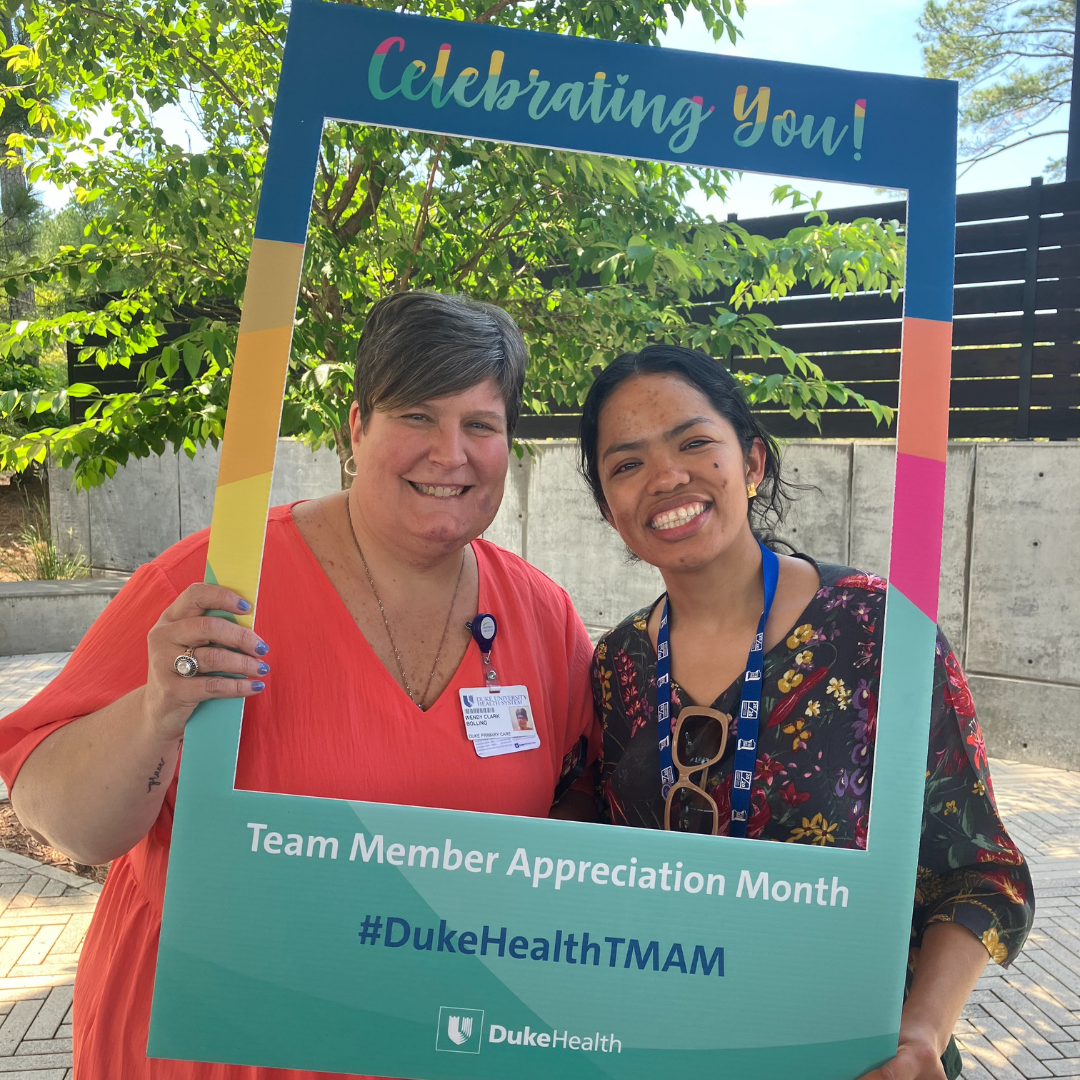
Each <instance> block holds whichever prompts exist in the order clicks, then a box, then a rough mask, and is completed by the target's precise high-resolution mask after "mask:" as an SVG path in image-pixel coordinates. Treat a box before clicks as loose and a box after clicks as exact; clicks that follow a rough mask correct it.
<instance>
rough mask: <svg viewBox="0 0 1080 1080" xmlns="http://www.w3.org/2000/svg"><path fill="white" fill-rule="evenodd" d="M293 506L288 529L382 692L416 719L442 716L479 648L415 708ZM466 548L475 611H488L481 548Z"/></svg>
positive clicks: (473, 645) (474, 646) (471, 647)
mask: <svg viewBox="0 0 1080 1080" xmlns="http://www.w3.org/2000/svg"><path fill="white" fill-rule="evenodd" d="M303 501H305V500H302V499H301V500H297V502H303ZM296 505H297V503H290V504H289V506H288V514H287V515H286V516H287V518H288V524H289V528H290V529H291V530H292V532H293V534H294V538H295V540H296V542H297V543H298V544H299V545H300V547H301V548H302V549H303V551H304V554H305V556H306V557H307V559H308V560H309V562H310V563H311V565H312V566H313V568H314V569H315V571H316V572H317V576H318V578H319V580H320V582H321V584H322V585H323V587H324V588H325V589H326V591H327V592H328V593H329V594H330V595H331V597H332V599H331V601H330V603H331V604H336V606H337V607H338V608H339V609H340V610H341V612H342V614H344V616H345V618H346V619H347V620H348V623H349V625H350V626H351V627H352V629H353V631H354V632H355V634H356V636H357V637H358V638H359V639H360V650H361V652H366V653H367V655H368V658H369V659H370V661H371V663H372V665H373V666H374V667H375V668H376V669H377V670H378V671H379V672H380V676H379V677H380V678H384V679H385V681H386V683H387V690H386V692H387V693H389V694H398V695H400V700H401V702H402V703H403V704H406V705H407V706H408V709H406V710H404V711H406V712H410V711H411V712H412V713H413V714H414V715H415V716H416V717H417V719H423V718H424V717H430V716H434V715H436V714H440V715H441V714H442V713H444V712H446V702H447V701H450V702H451V703H453V702H454V699H455V698H456V696H457V691H458V689H459V686H460V685H461V684H462V683H463V682H464V680H465V665H466V663H468V662H470V661H471V660H472V659H473V651H474V650H476V651H477V659H478V658H479V646H478V645H477V644H476V642H475V641H470V642H469V645H468V647H467V648H466V650H465V653H464V655H463V656H462V657H461V660H460V662H459V663H458V666H457V668H455V670H454V674H453V675H452V676H451V678H450V681H449V682H448V683H447V684H446V686H445V687H444V688H443V691H442V693H441V694H440V695H439V696H438V697H437V698H436V699H435V700H434V701H433V702H432V703H431V705H429V706H428V708H426V709H421V708H419V707H418V706H417V704H416V702H415V701H413V699H412V698H410V697H409V695H408V694H407V693H405V689H404V687H402V686H400V685H399V684H398V681H397V679H395V678H394V676H393V675H392V674H391V673H390V669H389V668H388V667H387V666H386V665H385V664H384V663H383V662H382V660H380V659H379V654H378V653H376V652H375V650H374V649H373V648H372V646H371V642H370V641H368V639H367V638H366V637H365V636H364V632H363V631H362V630H361V629H360V627H359V625H358V624H357V622H356V619H355V618H354V617H353V613H352V612H351V611H350V610H349V605H348V604H346V603H345V601H344V599H343V598H342V596H341V593H339V592H338V591H337V589H336V588H335V587H334V583H333V582H332V581H331V580H330V578H329V576H328V575H327V573H326V571H325V570H324V569H323V568H322V564H321V563H320V562H319V560H318V559H317V558H316V556H315V552H314V551H312V550H311V548H310V547H309V546H308V542H307V541H306V540H305V539H304V534H303V533H302V532H300V529H299V527H298V526H297V524H296V519H295V518H294V517H293V513H292V511H293V507H294V506H296ZM468 546H469V548H470V549H471V550H472V553H473V557H474V558H475V559H476V579H477V589H476V609H477V611H487V610H489V608H488V596H487V575H486V572H485V567H484V560H483V558H482V557H481V551H482V548H479V547H477V546H476V542H475V541H470V542H469V545H468Z"/></svg>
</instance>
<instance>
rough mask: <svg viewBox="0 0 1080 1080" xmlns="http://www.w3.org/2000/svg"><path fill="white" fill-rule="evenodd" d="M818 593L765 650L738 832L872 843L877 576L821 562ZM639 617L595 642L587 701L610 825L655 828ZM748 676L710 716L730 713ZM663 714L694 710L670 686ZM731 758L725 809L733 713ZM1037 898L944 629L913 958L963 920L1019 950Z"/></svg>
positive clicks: (721, 788) (646, 668)
mask: <svg viewBox="0 0 1080 1080" xmlns="http://www.w3.org/2000/svg"><path fill="white" fill-rule="evenodd" d="M817 568H818V573H819V575H820V578H821V587H820V588H819V590H818V592H817V594H816V595H815V597H814V599H813V600H811V602H810V604H809V605H808V606H807V608H806V610H805V611H804V612H803V614H802V616H801V617H800V619H799V624H798V626H796V627H795V628H794V629H793V630H792V632H791V634H790V636H789V637H788V638H787V639H786V640H784V641H781V642H780V643H779V644H778V645H776V646H775V647H774V648H773V649H771V650H770V651H769V652H768V653H767V654H766V655H765V670H764V681H763V685H762V700H761V716H762V722H761V724H760V730H759V737H758V760H757V769H756V772H755V774H754V786H753V792H752V798H751V809H750V817H749V820H748V825H747V836H749V837H751V838H755V839H761V840H776V841H781V842H784V843H789V844H792V843H794V844H820V845H822V846H825V845H829V846H834V847H865V846H866V832H867V823H868V821H869V808H870V784H871V779H872V775H873V768H874V735H875V730H876V725H877V701H878V682H879V676H880V669H881V639H882V631H883V623H884V618H883V616H884V614H885V582H884V581H883V580H882V579H881V578H878V577H874V576H872V575H868V574H863V573H860V572H859V571H856V570H852V569H850V568H849V567H842V566H830V565H827V564H817ZM650 611H651V608H643V609H642V610H641V611H638V612H635V613H634V614H633V615H631V616H630V617H629V618H628V619H626V620H625V621H624V622H622V623H621V624H620V625H619V626H617V627H615V629H614V630H611V631H610V632H609V633H607V634H606V635H605V636H604V637H603V638H601V640H600V642H599V644H598V645H597V648H596V654H595V657H594V660H593V694H594V697H595V702H596V708H597V714H598V715H599V717H600V719H601V723H602V725H603V732H604V745H603V760H602V762H601V764H600V769H599V772H598V774H597V776H598V794H599V798H600V802H601V808H602V813H603V814H604V816H605V817H606V819H607V820H608V821H610V822H612V823H613V824H616V825H630V826H634V827H636V828H645V829H662V828H663V827H664V800H663V798H662V797H661V795H660V753H659V749H658V747H657V735H656V651H655V649H654V648H653V645H652V642H651V641H650V639H649V634H648V630H647V628H646V620H647V619H648V617H649V613H650ZM741 694H742V676H740V677H739V678H738V679H737V680H736V681H735V682H734V683H732V684H731V686H729V687H728V688H727V689H726V690H725V691H724V692H723V693H722V694H721V695H720V697H719V698H717V700H716V701H715V702H712V703H711V705H712V708H714V709H717V710H719V711H720V712H722V713H725V714H726V715H728V716H729V717H732V718H735V717H737V714H738V705H739V698H740V696H741ZM671 702H672V716H673V717H674V716H676V715H677V714H678V709H680V708H681V707H682V706H683V705H687V704H703V703H701V702H691V700H690V698H689V696H688V695H687V694H686V692H685V691H684V690H682V689H681V687H679V685H678V684H677V682H676V681H675V679H674V677H673V678H672V685H671ZM728 728H729V731H728V743H727V749H726V751H725V754H724V757H723V758H722V759H721V761H720V762H718V763H717V764H716V765H714V766H713V767H712V768H710V769H709V770H708V773H707V776H706V777H705V778H704V779H703V780H702V779H700V778H698V777H695V779H697V781H698V783H700V784H701V786H702V787H704V788H705V790H706V791H708V792H709V794H710V795H712V797H713V799H715V800H716V804H717V807H718V809H719V811H720V815H719V816H720V826H719V829H720V832H721V834H726V833H727V830H728V827H729V818H730V811H731V773H732V763H733V760H734V750H735V744H736V719H730V720H729V724H728ZM1033 914H1034V896H1033V894H1032V888H1031V877H1030V874H1029V873H1028V868H1027V865H1026V864H1025V862H1024V858H1023V856H1022V855H1021V854H1020V852H1019V851H1018V850H1017V848H1016V846H1015V845H1014V844H1013V842H1012V841H1011V840H1010V839H1009V836H1008V834H1007V833H1006V831H1005V828H1004V826H1003V825H1002V823H1001V818H1000V816H999V815H998V812H997V808H996V806H995V804H994V796H993V787H992V785H991V781H990V773H989V771H988V769H987V763H986V747H985V745H984V743H983V737H982V731H981V730H980V728H979V721H978V720H977V719H976V716H975V707H974V704H973V703H972V700H971V693H970V691H969V690H968V686H967V681H966V680H965V678H964V673H963V672H962V671H961V670H960V665H959V663H958V662H957V659H956V656H955V655H954V654H953V652H952V650H951V649H950V647H949V643H948V642H947V641H946V639H945V636H944V635H943V634H942V633H941V632H940V630H939V631H938V638H937V659H936V663H935V665H934V694H933V705H932V715H931V722H930V746H929V752H928V756H927V763H926V802H925V810H924V813H923V825H922V838H921V841H920V846H919V865H918V877H917V880H916V888H915V908H914V916H913V919H912V949H913V954H912V962H913V963H914V962H915V961H916V958H917V952H916V950H917V949H918V947H919V944H920V942H921V938H922V932H923V929H924V928H925V927H926V926H927V925H928V924H929V923H931V922H942V921H944V922H958V923H961V924H962V925H964V926H966V927H967V928H968V929H969V930H971V932H972V933H974V934H975V935H976V937H978V938H979V939H980V940H981V941H982V942H983V944H984V945H985V946H986V948H987V951H988V952H989V953H990V956H991V957H992V958H993V959H994V960H995V961H996V962H997V963H999V964H1003V965H1004V964H1008V963H1009V962H1010V961H1011V960H1013V959H1014V958H1015V957H1016V955H1017V954H1018V953H1019V951H1020V949H1021V947H1022V946H1023V944H1024V940H1025V938H1026V937H1027V934H1028V930H1029V929H1030V927H1031V921H1032V917H1033Z"/></svg>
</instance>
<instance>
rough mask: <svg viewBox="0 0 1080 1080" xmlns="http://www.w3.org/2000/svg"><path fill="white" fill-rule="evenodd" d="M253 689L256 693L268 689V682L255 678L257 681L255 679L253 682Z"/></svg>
mask: <svg viewBox="0 0 1080 1080" xmlns="http://www.w3.org/2000/svg"><path fill="white" fill-rule="evenodd" d="M251 689H252V690H254V691H255V693H256V694H257V693H258V692H259V691H260V690H265V689H266V683H264V682H259V680H258V679H256V680H255V681H254V682H253V683H252V684H251Z"/></svg>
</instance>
